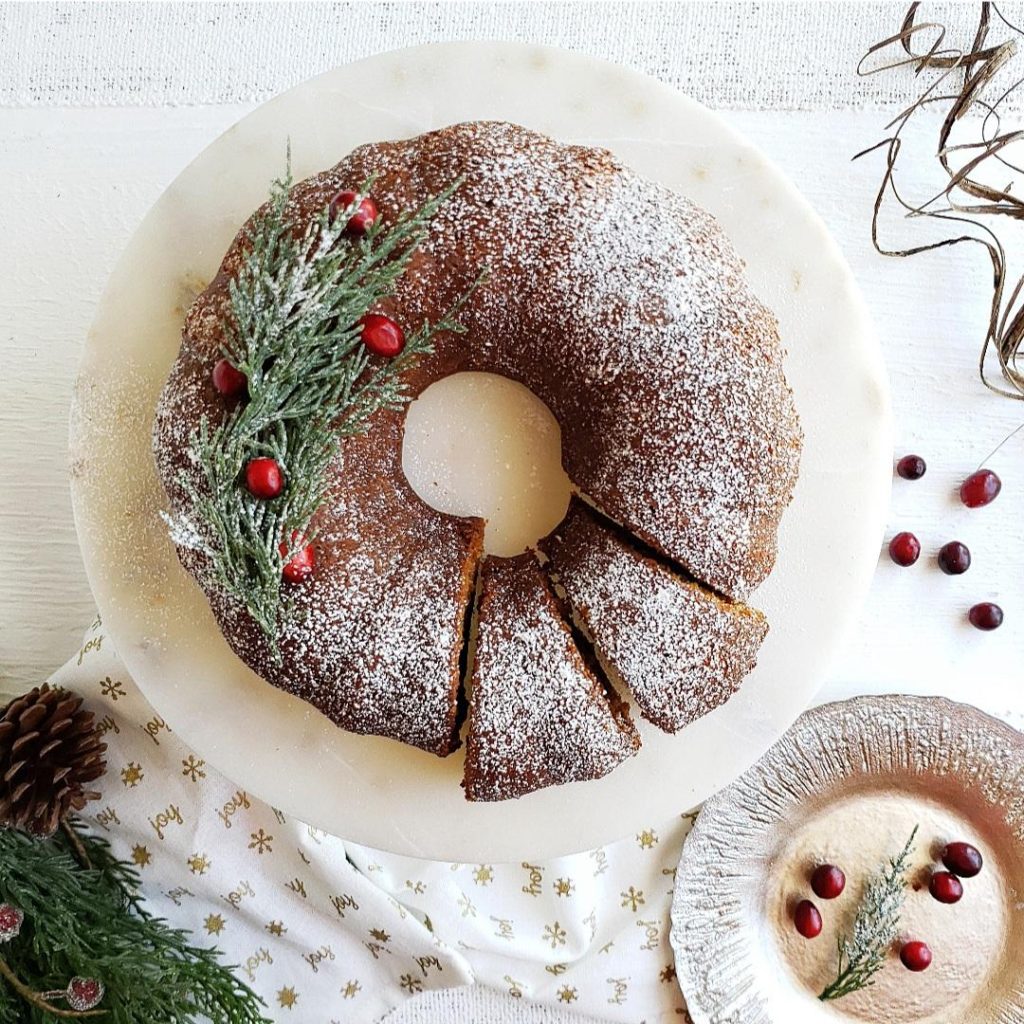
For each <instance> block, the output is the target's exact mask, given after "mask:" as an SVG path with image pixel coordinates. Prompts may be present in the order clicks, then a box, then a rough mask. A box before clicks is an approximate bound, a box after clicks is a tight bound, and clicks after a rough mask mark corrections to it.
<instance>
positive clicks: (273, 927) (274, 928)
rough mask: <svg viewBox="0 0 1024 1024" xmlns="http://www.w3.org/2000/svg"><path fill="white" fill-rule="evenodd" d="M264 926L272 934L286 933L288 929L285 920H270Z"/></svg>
mask: <svg viewBox="0 0 1024 1024" xmlns="http://www.w3.org/2000/svg"><path fill="white" fill-rule="evenodd" d="M264 927H265V928H266V929H267V931H268V932H270V934H271V935H284V933H285V932H286V931H288V929H287V928H285V926H284V921H270V922H268V923H267V924H266V925H264Z"/></svg>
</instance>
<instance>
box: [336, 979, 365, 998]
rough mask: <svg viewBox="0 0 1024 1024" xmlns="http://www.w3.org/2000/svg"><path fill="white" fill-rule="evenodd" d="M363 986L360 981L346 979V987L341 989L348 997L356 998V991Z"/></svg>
mask: <svg viewBox="0 0 1024 1024" xmlns="http://www.w3.org/2000/svg"><path fill="white" fill-rule="evenodd" d="M361 988H362V986H361V985H360V984H359V982H358V981H346V982H345V987H344V988H343V989H342V990H341V994H342V995H343V996H344V997H345V998H346V999H355V997H356V993H357V992H358V991H359V990H360V989H361Z"/></svg>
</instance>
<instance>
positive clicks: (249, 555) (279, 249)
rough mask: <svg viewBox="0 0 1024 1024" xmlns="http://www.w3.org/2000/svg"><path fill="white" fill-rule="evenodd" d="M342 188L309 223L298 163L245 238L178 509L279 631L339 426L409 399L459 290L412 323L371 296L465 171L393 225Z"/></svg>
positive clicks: (404, 262) (180, 533) (449, 326)
mask: <svg viewBox="0 0 1024 1024" xmlns="http://www.w3.org/2000/svg"><path fill="white" fill-rule="evenodd" d="M371 184H372V183H371V182H367V183H365V184H364V185H363V187H362V188H361V190H360V191H359V192H358V193H357V192H350V191H343V192H339V193H338V194H337V195H335V196H334V198H333V199H332V200H331V201H330V203H329V204H328V205H326V206H325V207H324V208H323V209H321V210H320V211H319V212H318V213H317V214H316V215H315V216H314V217H313V218H312V219H310V220H309V222H308V223H307V224H306V225H305V226H304V227H303V228H301V229H300V228H298V227H297V226H296V225H295V224H293V223H292V222H291V220H290V219H289V196H290V193H291V185H292V179H291V173H290V170H289V171H288V172H287V173H286V174H285V176H284V178H282V179H278V180H276V181H275V182H274V183H273V185H272V187H271V193H270V200H269V202H268V203H267V204H266V206H265V207H264V208H263V209H262V210H261V211H260V212H259V213H258V214H257V216H256V217H255V218H254V220H253V222H252V224H251V225H250V228H249V230H248V233H247V237H246V239H245V243H244V244H245V253H244V257H243V260H242V265H241V268H240V270H239V272H238V274H237V275H236V277H235V278H234V279H233V280H232V281H231V282H230V285H229V299H230V301H229V308H228V314H227V316H226V318H225V321H224V323H223V325H222V326H223V337H224V342H223V352H222V357H221V358H220V360H219V361H218V362H217V363H216V365H215V366H212V367H211V373H212V377H213V383H214V386H215V387H216V389H217V391H218V392H219V393H220V394H221V395H222V396H223V397H224V399H225V401H226V402H227V403H229V405H228V407H227V410H226V413H225V416H224V418H223V420H222V421H221V422H219V423H211V422H210V421H209V420H208V419H207V418H206V417H205V416H204V417H203V419H202V420H201V421H200V423H199V426H198V427H197V428H196V430H195V431H194V433H193V435H192V437H191V439H190V443H189V450H188V458H189V460H190V462H191V463H192V465H191V466H190V467H189V469H188V471H184V472H182V473H181V475H180V478H179V479H180V482H181V486H182V487H183V489H184V491H185V493H186V495H187V496H188V498H189V504H190V506H191V508H190V511H189V512H187V513H180V514H178V515H175V516H168V517H167V521H168V523H169V525H170V529H171V537H172V539H173V540H174V542H175V543H176V544H178V545H179V546H182V547H185V548H191V549H194V550H196V551H199V552H201V553H202V554H204V555H205V556H206V558H207V560H208V565H209V572H210V573H211V574H212V578H213V582H214V583H215V584H217V585H218V586H219V587H220V588H221V589H223V590H224V591H225V592H226V593H227V594H228V595H230V596H231V597H233V598H234V599H236V600H237V601H238V602H240V603H241V604H242V605H243V606H244V607H245V608H246V609H247V610H248V612H249V614H250V615H251V616H252V618H253V620H254V621H255V622H256V623H257V625H258V626H259V627H260V629H261V630H262V631H263V633H264V634H265V635H266V636H267V638H268V639H269V641H270V646H271V649H272V650H273V651H274V653H275V655H276V656H279V654H278V651H277V641H276V636H277V632H278V629H279V628H280V626H281V624H282V622H283V621H284V619H286V618H287V616H288V615H289V614H291V611H292V609H293V601H292V600H291V598H292V595H291V594H290V593H289V588H290V587H292V586H294V585H297V584H301V583H302V582H303V581H304V580H305V579H306V578H307V577H309V576H311V575H312V574H313V573H314V571H315V562H316V555H315V547H314V541H315V536H314V533H313V531H312V530H311V526H310V524H311V521H312V519H313V516H314V514H315V513H316V511H317V509H318V508H319V507H320V504H321V502H322V501H323V499H324V495H325V493H326V490H327V487H328V483H329V481H328V467H329V466H330V464H331V462H332V460H333V459H334V457H335V456H336V454H337V452H338V446H339V443H340V441H341V440H342V439H343V438H345V437H349V436H352V435H355V434H359V433H362V432H364V431H365V430H366V429H367V428H368V425H369V423H370V421H371V419H372V417H373V415H374V414H375V413H376V412H378V411H379V410H381V409H395V408H400V407H401V406H402V405H403V404H404V403H405V401H406V400H407V397H408V396H407V392H406V385H405V382H404V380H403V372H404V371H405V370H407V369H408V368H409V367H410V365H411V364H412V363H413V362H415V361H416V360H418V359H419V358H420V357H422V356H423V355H425V354H428V353H430V352H431V351H432V349H433V338H434V336H435V335H436V334H437V333H438V332H439V331H455V332H460V331H461V330H462V328H461V326H460V325H459V324H458V322H457V321H456V320H455V319H454V317H455V314H456V313H457V311H458V308H459V307H460V306H461V305H462V303H463V302H464V301H465V298H467V297H468V296H464V297H463V299H461V300H460V301H459V302H458V303H457V304H456V306H455V307H454V308H453V309H452V310H451V311H450V312H449V313H448V314H447V315H446V316H445V317H443V318H442V319H441V320H439V321H437V322H434V323H430V322H424V323H422V324H420V325H419V326H418V327H416V329H415V330H413V331H411V332H410V333H409V335H408V336H406V334H405V332H404V330H403V328H402V327H401V325H399V324H398V323H396V322H395V321H394V320H392V319H391V318H389V317H387V316H384V315H382V314H380V313H375V312H373V310H374V309H375V308H379V305H380V303H381V302H382V300H384V299H385V298H387V297H388V296H389V295H391V294H393V292H394V290H395V287H396V285H397V282H398V280H399V279H400V278H401V276H402V275H403V273H404V272H405V270H406V268H407V266H408V264H409V260H410V259H411V257H412V255H413V252H414V251H415V249H416V247H417V246H418V245H419V244H420V243H421V242H422V241H423V240H424V238H425V237H426V234H427V231H428V228H429V224H430V221H431V219H432V218H433V217H434V215H435V214H436V213H437V211H438V209H439V208H440V206H441V205H442V204H443V203H444V202H445V201H446V200H447V199H448V198H449V197H450V195H451V194H452V192H453V191H454V190H455V189H456V188H457V187H458V185H459V184H460V183H459V182H456V183H455V184H453V185H452V186H450V187H449V188H448V189H446V190H445V191H444V192H443V193H441V194H440V195H438V196H436V197H435V198H433V199H431V200H429V201H428V202H426V203H425V204H424V205H423V206H422V207H420V208H419V209H418V210H415V211H406V212H404V213H402V214H400V215H399V216H397V217H396V218H394V219H393V220H392V222H391V224H390V225H389V226H387V227H385V226H384V225H383V222H382V220H381V218H380V217H379V215H378V210H377V207H376V204H375V203H374V201H373V199H372V198H371V196H370V195H369V188H370V185H371Z"/></svg>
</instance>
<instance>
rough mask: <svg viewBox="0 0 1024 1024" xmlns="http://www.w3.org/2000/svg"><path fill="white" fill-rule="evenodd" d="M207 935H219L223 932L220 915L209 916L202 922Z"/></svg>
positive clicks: (222, 921)
mask: <svg viewBox="0 0 1024 1024" xmlns="http://www.w3.org/2000/svg"><path fill="white" fill-rule="evenodd" d="M203 927H204V928H205V929H206V932H207V934H208V935H220V933H221V932H222V931H224V918H223V917H221V916H220V914H210V915H209V916H208V917H207V918H206V920H205V921H204V922H203Z"/></svg>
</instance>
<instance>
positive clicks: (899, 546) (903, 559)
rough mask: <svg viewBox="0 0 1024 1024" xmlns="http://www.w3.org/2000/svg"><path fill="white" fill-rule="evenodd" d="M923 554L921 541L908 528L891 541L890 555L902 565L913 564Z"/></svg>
mask: <svg viewBox="0 0 1024 1024" xmlns="http://www.w3.org/2000/svg"><path fill="white" fill-rule="evenodd" d="M920 555H921V542H920V541H919V540H918V539H917V538H916V537H915V536H914V535H913V534H912V533H909V532H907V531H906V530H904V531H903V533H897V534H896V536H895V537H893V539H892V540H891V541H889V557H890V558H891V559H892V560H893V561H894V562H895V563H896V564H897V565H902V566H904V567H905V566H908V565H913V564H914V563H915V562H916V561H917V560H918V558H919V557H920Z"/></svg>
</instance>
